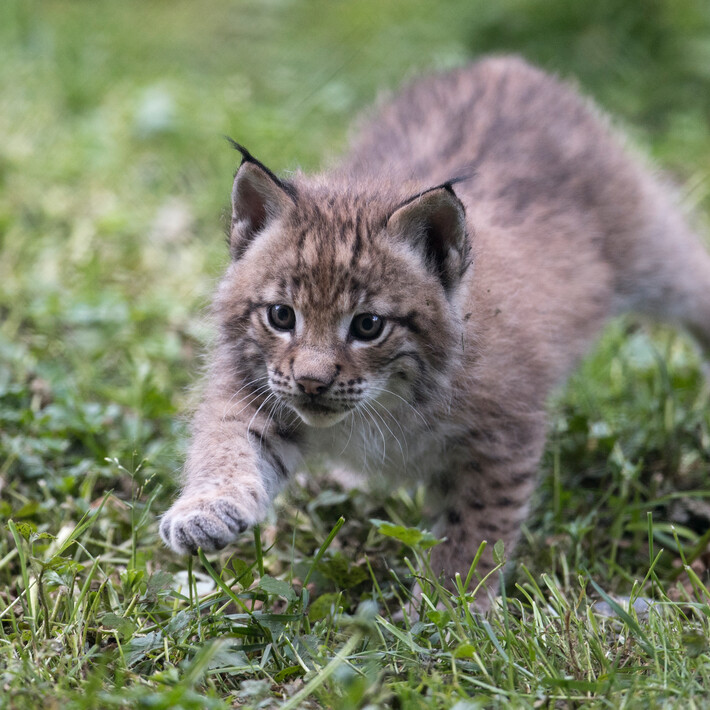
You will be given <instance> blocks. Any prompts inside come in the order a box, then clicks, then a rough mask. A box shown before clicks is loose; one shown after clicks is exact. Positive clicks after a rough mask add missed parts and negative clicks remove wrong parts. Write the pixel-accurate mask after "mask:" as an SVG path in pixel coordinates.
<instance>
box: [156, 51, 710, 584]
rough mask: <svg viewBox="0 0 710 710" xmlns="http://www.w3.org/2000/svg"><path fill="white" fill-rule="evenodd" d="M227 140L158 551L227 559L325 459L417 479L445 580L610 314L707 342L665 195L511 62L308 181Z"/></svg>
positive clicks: (592, 121) (467, 552)
mask: <svg viewBox="0 0 710 710" xmlns="http://www.w3.org/2000/svg"><path fill="white" fill-rule="evenodd" d="M236 147H237V148H238V149H239V150H240V151H241V152H242V155H243V159H244V160H243V162H242V165H241V167H240V168H239V170H238V171H237V174H236V177H235V182H234V188H233V194H232V202H233V213H232V225H231V229H230V252H231V254H232V261H231V264H230V265H229V267H228V269H227V272H226V274H225V276H224V278H223V280H222V282H221V284H220V287H219V289H218V291H217V295H216V298H215V314H216V318H217V320H218V322H219V341H218V343H217V345H216V348H215V351H214V355H213V360H212V366H211V370H210V374H209V376H208V378H207V382H206V389H205V394H204V399H203V401H202V404H201V406H200V407H199V410H198V411H197V413H196V415H195V419H194V426H193V439H192V443H191V447H190V451H189V455H188V459H187V463H186V467H185V481H184V489H183V491H182V494H181V495H180V497H179V498H178V500H177V501H176V502H175V504H174V505H173V507H172V508H171V509H170V510H169V511H168V512H167V513H166V515H165V516H164V517H163V519H162V523H161V533H162V536H163V539H164V540H165V542H166V543H167V544H168V545H169V546H170V547H172V548H173V549H174V550H176V551H178V552H192V553H194V552H195V550H196V549H197V548H198V547H202V548H204V549H206V550H214V549H218V548H221V547H223V546H224V545H226V544H228V543H229V542H230V541H231V540H233V539H234V538H235V537H236V536H237V535H238V534H239V533H240V532H242V530H243V529H245V528H246V527H247V526H249V525H252V524H254V523H256V522H258V521H259V520H261V519H262V518H263V516H264V514H265V512H266V510H267V508H268V506H269V504H270V501H271V500H272V498H273V496H274V495H275V494H276V492H277V491H278V490H280V488H281V487H282V486H283V485H284V484H285V483H286V481H287V480H288V479H289V477H290V476H291V475H292V473H293V471H294V470H295V469H296V468H297V467H298V466H299V465H300V464H301V462H302V460H303V457H306V458H307V457H308V456H310V455H314V454H319V455H323V454H325V455H328V456H330V457H331V458H333V459H338V458H339V459H344V460H345V463H346V465H348V466H349V467H351V468H358V469H365V470H368V471H370V472H371V473H372V474H373V475H375V476H386V477H393V476H399V477H400V478H402V479H404V480H411V479H413V478H414V477H424V478H425V479H426V480H427V481H428V482H429V483H430V485H431V488H432V491H433V493H435V494H436V495H435V496H433V497H432V499H436V500H438V501H439V509H440V511H441V518H442V524H443V534H444V535H445V536H446V540H447V541H446V543H445V544H443V545H440V546H438V547H437V548H435V560H434V561H435V564H436V565H438V569H439V570H440V571H441V572H443V573H444V575H445V577H446V578H447V579H451V577H452V576H453V575H454V573H455V572H465V571H467V569H468V566H469V564H470V562H471V560H472V558H473V555H474V553H475V551H476V550H477V548H478V546H479V543H480V542H481V541H482V540H484V539H485V540H488V541H490V542H494V541H495V540H497V539H502V540H503V541H504V542H505V543H506V547H507V550H508V551H511V550H512V549H513V547H514V545H515V541H516V539H517V536H518V532H519V529H520V524H521V522H522V521H523V520H524V518H525V516H526V513H527V506H528V501H529V500H530V496H531V494H532V492H533V490H534V488H535V485H536V478H537V473H536V472H537V468H538V462H539V459H540V456H541V453H542V451H543V446H544V439H545V402H546V398H547V397H548V394H549V392H550V390H551V388H553V387H554V386H556V385H557V384H559V383H561V382H563V381H564V379H565V377H566V376H567V375H568V374H569V372H570V371H571V369H572V368H573V367H574V366H575V364H576V363H577V362H578V361H579V359H580V358H581V357H582V355H583V354H584V353H585V352H586V351H587V350H588V348H589V346H590V345H591V343H593V341H594V339H595V337H596V336H597V335H598V333H599V331H600V329H601V328H602V326H603V324H604V322H605V321H606V320H607V319H608V318H609V317H610V316H612V315H614V314H616V313H619V312H621V311H624V310H631V309H634V310H637V311H642V312H646V313H651V314H653V315H656V316H658V317H661V318H665V319H667V320H671V321H676V322H679V323H680V324H682V325H685V326H687V327H688V328H689V329H690V330H691V331H692V332H693V333H694V334H695V335H696V336H697V337H698V339H699V340H700V341H701V343H703V344H704V345H706V346H708V345H710V257H709V256H708V254H707V252H706V251H705V250H704V249H703V248H702V247H701V245H700V243H699V242H698V240H697V239H696V238H695V237H694V235H693V234H692V233H691V231H690V230H689V228H688V227H687V225H686V223H685V222H684V220H683V218H682V217H681V215H680V213H679V211H678V210H677V208H676V207H675V206H674V204H673V201H672V198H671V197H670V190H669V189H668V188H667V187H666V186H664V185H663V184H662V183H661V182H660V181H658V180H657V179H655V178H654V177H652V176H651V174H650V172H649V171H648V169H647V168H645V167H644V166H643V165H642V164H641V163H640V161H639V160H638V159H636V158H635V157H634V156H632V155H630V153H629V152H628V150H626V149H625V148H624V146H623V144H622V141H620V139H619V138H618V137H617V136H615V135H614V133H613V131H612V130H611V129H610V128H609V127H608V125H607V121H606V120H605V119H604V118H603V117H601V116H600V115H599V112H598V111H597V110H595V109H594V108H593V107H592V106H590V105H589V103H588V102H587V101H585V100H583V99H581V98H580V97H579V95H578V94H577V93H576V92H575V91H574V90H573V89H571V88H570V87H568V86H565V85H564V84H563V83H561V82H559V81H558V80H556V79H555V78H552V77H550V76H548V75H546V74H544V73H542V72H540V71H539V70H537V69H534V68H532V67H530V66H528V65H527V64H525V63H524V62H523V61H522V60H520V59H516V58H490V59H485V60H483V61H480V62H478V63H476V64H474V65H472V66H469V67H466V68H463V69H460V70H457V71H453V72H450V73H446V74H442V75H436V76H433V77H430V78H427V79H424V80H421V81H418V82H415V83H413V84H412V85H411V86H409V87H408V88H405V89H404V90H403V91H402V92H401V93H400V94H399V95H398V96H397V97H395V98H394V99H392V100H390V101H389V102H388V103H385V104H384V105H383V106H381V107H380V109H379V110H378V111H377V112H376V113H375V114H374V116H373V118H372V119H371V120H370V121H369V122H366V123H365V124H364V126H363V127H362V128H361V131H360V137H359V138H358V139H357V140H356V142H355V143H354V146H353V148H352V150H351V152H350V154H349V155H348V156H346V157H345V159H344V160H343V161H342V163H341V164H340V165H339V166H337V167H336V168H335V169H334V170H331V171H330V172H328V173H324V174H321V175H315V176H307V175H302V174H296V175H295V176H293V177H291V178H289V179H282V178H278V177H277V176H276V175H274V174H273V173H272V172H271V171H270V170H268V168H266V167H265V166H263V165H262V164H261V163H259V162H258V161H257V160H256V159H255V158H254V157H253V156H251V154H249V153H248V152H247V151H246V150H245V149H243V148H242V147H241V146H236ZM276 306H279V308H282V309H283V308H285V309H286V310H279V311H278V312H277V314H278V315H279V317H282V320H283V322H290V321H289V319H290V318H291V315H293V323H294V324H295V325H294V327H293V328H292V329H290V330H279V329H278V328H277V327H275V326H274V323H273V322H272V321H271V320H270V315H269V313H272V314H273V313H274V311H270V309H272V308H274V307H276ZM289 309H290V310H289ZM363 314H365V316H364V317H365V320H364V326H366V327H369V328H371V329H374V330H376V327H375V326H377V324H378V323H379V322H381V321H384V327H383V329H382V332H381V333H379V334H378V335H377V337H376V338H373V339H372V340H366V339H362V338H360V336H359V335H354V333H355V332H356V330H354V328H355V326H354V325H353V323H354V320H353V319H354V318H355V317H356V316H358V315H360V316H363ZM367 314H371V316H377V317H378V318H379V320H377V318H375V319H374V320H373V318H372V317H371V316H368V315H367ZM368 319H369V320H368ZM374 330H373V332H374ZM357 332H358V333H360V331H357ZM491 547H492V545H491V546H489V548H488V549H490V548H491ZM492 563H493V561H492V557H491V555H490V554H488V553H486V554H484V556H483V559H482V561H481V566H480V570H481V571H482V572H485V571H486V570H487V569H490V566H491V565H492Z"/></svg>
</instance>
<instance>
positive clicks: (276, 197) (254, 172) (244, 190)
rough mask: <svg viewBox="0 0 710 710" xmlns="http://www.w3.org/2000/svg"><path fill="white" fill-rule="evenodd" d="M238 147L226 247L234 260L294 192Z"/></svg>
mask: <svg viewBox="0 0 710 710" xmlns="http://www.w3.org/2000/svg"><path fill="white" fill-rule="evenodd" d="M238 149H239V150H240V152H242V156H243V160H242V164H241V165H240V166H239V169H238V170H237V174H236V175H235V176H234V186H233V188H232V223H231V227H230V230H229V250H230V252H231V254H232V258H233V259H235V260H236V259H239V258H240V257H241V256H242V254H244V252H245V251H246V248H247V247H248V246H249V244H250V243H251V241H252V240H253V239H254V237H255V236H256V235H257V234H258V233H259V232H261V231H262V230H263V229H264V228H265V227H266V226H267V225H268V224H269V223H270V222H271V221H272V220H274V219H277V218H278V217H279V216H280V215H281V214H283V212H284V211H285V210H286V209H287V208H288V207H289V205H290V204H292V203H293V201H294V200H295V195H296V191H295V188H294V187H293V185H291V184H290V183H286V182H283V181H282V180H279V178H277V177H276V176H275V175H274V174H273V173H272V172H271V170H269V169H268V168H267V167H265V166H264V165H262V164H261V163H260V162H259V161H258V160H256V159H255V158H253V157H252V156H251V155H250V154H249V152H248V151H247V150H246V149H242V148H241V146H239V148H238Z"/></svg>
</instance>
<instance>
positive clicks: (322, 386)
mask: <svg viewBox="0 0 710 710" xmlns="http://www.w3.org/2000/svg"><path fill="white" fill-rule="evenodd" d="M296 384H297V385H298V389H300V390H301V392H305V393H306V394H310V395H312V396H315V395H318V394H323V392H325V391H326V390H327V389H328V388H329V387H330V386H331V385H332V384H333V380H332V379H331V380H330V382H324V381H323V380H318V379H316V378H314V377H299V378H298V379H297V380H296Z"/></svg>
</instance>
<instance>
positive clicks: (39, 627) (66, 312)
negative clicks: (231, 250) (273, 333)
mask: <svg viewBox="0 0 710 710" xmlns="http://www.w3.org/2000/svg"><path fill="white" fill-rule="evenodd" d="M491 51H515V52H520V53H522V54H524V55H525V56H527V57H528V58H529V59H531V60H533V61H535V62H537V63H539V64H541V65H542V66H544V67H546V68H548V69H549V70H551V71H555V72H558V73H560V74H562V75H563V76H566V77H569V78H570V79H571V80H573V81H576V82H577V83H578V84H579V86H580V87H581V89H582V90H583V91H584V92H586V93H587V94H589V95H590V96H592V97H593V98H595V99H596V100H597V102H598V103H599V104H600V105H601V106H602V107H603V108H605V109H606V110H607V111H609V112H610V113H611V114H612V115H613V116H614V119H615V121H616V122H617V123H618V125H619V126H621V127H622V128H623V130H625V131H626V132H627V134H628V135H629V136H630V139H631V142H632V143H633V144H634V145H636V146H638V149H639V150H640V151H642V152H644V153H646V154H649V155H650V156H652V158H653V159H654V160H655V162H656V163H657V164H658V165H659V166H660V167H661V168H662V169H663V170H665V171H666V172H667V173H668V174H669V175H670V176H671V177H672V178H673V179H674V180H675V182H676V183H677V185H678V187H679V190H680V194H681V197H682V200H683V202H684V204H685V205H686V206H687V208H688V209H689V210H691V211H694V213H695V214H696V216H697V222H698V225H699V228H700V229H701V231H702V232H703V233H704V234H705V235H706V237H708V236H709V235H710V220H709V219H708V218H709V217H710V5H709V4H708V3H707V2H706V1H705V0H648V1H647V2H624V1H623V0H598V2H596V3H585V2H582V0H499V1H497V2H485V1H484V0H473V1H471V0H467V1H464V0H455V1H454V0H452V1H450V2H439V3H434V2H429V1H428V0H412V1H410V2H405V1H404V0H388V2H383V1H382V0H357V1H356V0H350V1H349V2H346V1H345V0H337V1H336V0H328V1H326V0H319V1H316V0H303V1H302V2H297V1H296V0H261V1H259V0H238V1H236V0H235V1H232V2H228V1H227V0H211V1H210V2H205V3H194V2H188V1H187V0H173V2H170V3H167V2H160V1H159V0H142V1H141V0H124V2H121V3H118V2H109V0H92V2H80V1H79V0H45V1H44V2H39V0H3V2H2V3H0V136H2V138H1V139H0V522H1V523H2V526H3V529H2V534H1V535H0V708H5V707H7V708H17V709H21V708H31V709H34V708H38V707H42V708H44V710H53V709H54V708H62V710H73V709H74V708H77V709H79V708H85V709H89V708H101V709H103V708H126V709H128V708H184V709H188V708H229V707H251V708H276V707H283V708H308V707H313V708H364V707H368V708H451V707H455V708H456V710H469V709H471V708H497V707H501V708H505V707H515V708H540V707H545V708H547V707H549V708H558V707H564V708H567V707H570V708H571V707H590V708H617V707H627V708H635V707H643V708H648V707H679V708H704V707H708V706H709V705H710V606H709V603H708V602H709V601H710V573H709V571H708V570H709V568H710V544H709V543H710V485H709V484H710V388H708V386H707V384H705V382H704V380H703V378H702V375H701V362H700V358H699V356H698V353H697V351H696V350H695V349H694V348H693V347H692V345H691V343H690V341H689V340H688V339H687V338H686V337H685V336H683V335H682V334H678V333H675V332H672V331H670V330H667V329H665V328H660V327H658V326H653V325H650V324H647V323H644V322H641V321H637V320H632V319H627V320H623V321H617V322H615V323H613V324H611V326H610V328H609V329H608V331H607V332H606V334H605V336H604V337H603V339H602V341H601V342H600V344H599V347H598V348H597V350H596V351H595V352H594V353H593V354H592V355H591V356H590V357H589V358H588V359H587V361H586V362H585V363H584V365H583V367H582V368H581V370H580V371H579V372H578V373H577V374H576V375H575V376H574V377H573V379H572V380H571V382H570V383H569V385H568V387H567V388H565V390H564V391H562V392H560V393H558V395H557V396H556V397H555V399H554V401H553V402H551V404H550V408H551V431H550V439H549V445H548V448H547V452H546V455H545V459H544V462H543V469H542V476H541V484H540V489H539V492H538V496H537V499H536V501H535V506H534V513H533V515H532V516H531V518H530V520H529V521H528V523H527V525H526V527H525V531H524V541H523V544H522V546H521V549H520V550H519V553H518V554H517V555H516V557H515V560H513V561H512V562H511V564H510V566H509V574H508V575H507V576H506V579H505V580H504V582H503V583H502V584H501V599H500V603H499V604H498V606H497V607H496V608H495V609H494V610H493V611H492V612H491V614H490V615H489V616H487V617H485V618H482V617H478V616H475V615H472V614H471V613H470V611H469V605H468V602H467V597H466V595H465V594H463V593H461V594H458V595H447V594H445V593H444V592H443V590H442V589H441V587H440V586H439V584H438V582H437V581H436V579H435V578H434V577H433V575H432V574H431V573H430V572H429V570H428V566H427V550H428V548H429V545H430V544H431V543H432V542H433V540H432V537H431V535H430V534H429V533H426V532H422V530H423V529H424V528H423V525H424V524H423V520H422V517H423V508H424V502H425V493H424V491H423V490H422V489H418V488H412V489H402V490H398V491H394V492H392V493H391V494H389V495H388V496H387V497H377V496H373V495H372V494H370V493H369V492H368V491H367V490H366V489H361V488H355V489H353V490H343V489H342V488H341V487H340V486H338V485H337V484H336V483H334V482H333V481H331V480H329V478H328V475H327V474H328V472H327V471H325V470H322V471H315V472H310V473H309V474H308V475H302V476H299V478H298V480H297V481H296V482H295V484H294V485H293V486H292V487H291V488H290V490H289V492H288V494H286V495H284V496H282V498H281V499H280V500H279V501H278V504H277V506H276V512H275V514H274V515H273V516H272V519H271V520H270V521H269V523H268V524H266V525H263V526H262V527H261V528H260V529H259V530H256V531H254V533H253V534H252V533H247V534H245V536H244V539H243V540H242V541H241V542H240V544H239V545H238V546H237V547H236V548H234V549H230V550H227V551H225V552H224V553H222V554H219V555H214V556H210V557H209V558H205V557H204V556H201V557H200V558H199V559H194V560H187V559H184V558H180V557H178V556H176V555H174V554H172V553H170V552H169V551H168V550H167V549H165V548H164V547H163V545H162V543H161V542H160V539H159V537H158V534H157V519H158V516H159V515H160V513H161V512H163V511H164V510H165V509H166V508H167V507H168V505H169V503H170V501H171V500H172V498H173V496H174V494H175V492H176V483H175V481H176V477H177V474H178V472H179V469H180V460H181V456H182V453H183V451H184V446H185V438H186V431H187V428H186V422H185V413H186V412H187V411H188V409H189V406H190V402H191V401H192V400H193V397H194V394H193V393H194V390H195V387H196V385H197V383H198V381H199V373H200V369H201V367H202V363H203V360H202V354H203V352H204V348H205V345H206V344H207V343H208V342H209V340H210V338H211V336H212V330H211V327H210V324H209V321H208V319H207V317H206V315H205V314H206V310H207V305H208V303H209V297H210V293H211V291H212V289H213V287H214V284H215V282H216V279H217V278H218V276H219V273H220V270H221V269H222V268H223V267H224V265H225V264H226V262H227V251H226V247H225V245H224V237H223V220H224V213H225V210H226V208H227V205H228V200H229V191H230V187H231V178H232V175H233V172H234V169H235V167H236V163H237V160H236V155H235V154H234V152H233V151H232V150H231V149H230V148H229V146H228V144H227V143H226V141H225V140H224V139H223V135H225V134H226V135H230V136H232V137H234V138H235V139H237V140H239V141H240V142H242V143H244V144H246V145H247V146H248V147H249V149H250V150H251V151H252V152H253V153H254V154H255V155H257V156H258V157H259V158H260V159H262V160H263V161H265V162H266V163H267V164H268V165H269V166H271V167H272V168H273V169H274V170H277V171H288V170H290V169H293V168H294V167H296V166H302V167H303V168H306V169H310V168H315V167H317V166H319V165H325V164H327V163H328V162H329V161H331V160H333V159H334V158H335V157H336V156H337V155H338V152H339V151H341V150H342V149H343V146H344V145H345V143H346V140H347V131H348V125H349V123H350V121H351V120H352V117H353V116H354V115H356V114H357V112H358V111H360V110H362V109H364V108H366V107H367V105H368V104H369V103H370V102H371V101H372V100H373V99H374V98H375V97H376V96H377V95H378V94H379V93H380V92H381V91H383V90H388V89H393V88H395V87H396V86H397V85H398V84H399V83H400V82H401V81H402V80H404V79H406V78H408V77H411V76H414V75H416V74H417V73H418V72H421V71H424V70H426V69H431V68H433V67H437V68H440V67H448V66H456V65H460V64H462V63H464V62H466V61H467V60H469V59H471V58H473V57H475V56H478V55H480V54H482V53H485V52H491ZM709 241H710V239H709ZM709 287H710V285H709ZM491 542H493V541H491ZM504 554H505V553H504V552H503V555H504ZM413 576H418V577H419V578H420V579H421V580H423V585H424V587H425V592H426V596H427V599H429V600H430V601H431V604H427V603H426V600H425V604H424V606H423V608H422V609H421V611H420V613H415V614H409V613H407V614H405V618H404V620H401V619H400V617H401V610H402V608H403V607H404V608H405V609H406V608H407V604H406V601H407V598H408V590H409V589H410V587H411V586H412V577H413ZM629 599H631V601H632V602H635V603H632V604H631V606H630V607H629V604H628V601H629ZM437 600H441V601H442V602H443V605H444V607H445V609H442V608H440V607H439V608H437V606H436V601H437ZM649 600H650V604H651V605H650V606H649ZM398 612H400V613H399V614H398Z"/></svg>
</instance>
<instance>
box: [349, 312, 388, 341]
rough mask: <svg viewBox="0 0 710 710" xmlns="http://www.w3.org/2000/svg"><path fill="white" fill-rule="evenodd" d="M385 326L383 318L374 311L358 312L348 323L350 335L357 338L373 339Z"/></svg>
mask: <svg viewBox="0 0 710 710" xmlns="http://www.w3.org/2000/svg"><path fill="white" fill-rule="evenodd" d="M384 327H385V319H384V318H380V316H376V315H375V314H374V313H360V314H359V315H357V316H355V317H354V318H353V320H352V323H351V324H350V335H352V336H353V338H357V339H358V340H374V339H375V338H376V337H377V336H378V335H379V334H380V333H381V332H382V328H384Z"/></svg>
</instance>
